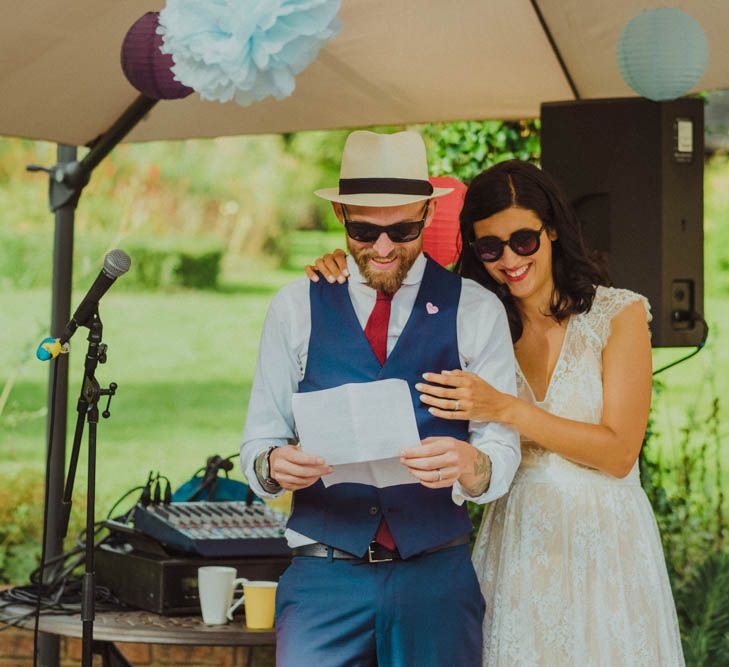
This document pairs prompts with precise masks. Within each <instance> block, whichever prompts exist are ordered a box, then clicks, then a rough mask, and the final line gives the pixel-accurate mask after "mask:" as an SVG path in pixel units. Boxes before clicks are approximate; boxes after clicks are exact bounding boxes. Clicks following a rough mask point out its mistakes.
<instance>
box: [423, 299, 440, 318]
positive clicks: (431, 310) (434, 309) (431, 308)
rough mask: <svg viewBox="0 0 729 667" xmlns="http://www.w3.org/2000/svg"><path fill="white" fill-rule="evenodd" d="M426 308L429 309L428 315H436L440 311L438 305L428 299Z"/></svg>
mask: <svg viewBox="0 0 729 667" xmlns="http://www.w3.org/2000/svg"><path fill="white" fill-rule="evenodd" d="M425 310H427V311H428V315H435V314H436V313H437V312H438V310H439V308H438V306H434V305H433V304H432V303H430V301H428V303H426V304H425Z"/></svg>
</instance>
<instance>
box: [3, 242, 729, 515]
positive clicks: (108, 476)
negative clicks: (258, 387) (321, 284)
mask: <svg viewBox="0 0 729 667" xmlns="http://www.w3.org/2000/svg"><path fill="white" fill-rule="evenodd" d="M307 250H309V249H307ZM241 273H242V275H245V276H246V277H245V280H244V281H243V282H241V283H239V284H237V286H236V287H235V288H228V289H224V290H221V291H219V292H200V291H180V292H173V293H131V292H125V291H123V290H118V291H114V290H111V291H110V292H109V294H108V295H106V297H105V298H104V301H103V302H102V308H101V315H102V319H103V322H104V331H105V335H104V340H105V342H106V343H108V345H109V353H108V356H109V360H108V363H107V364H106V365H104V366H100V367H99V369H98V371H97V378H98V379H99V381H100V382H101V383H102V385H108V383H109V382H112V381H113V382H116V383H117V384H118V385H119V389H118V393H117V396H116V397H115V398H114V400H113V402H112V410H111V412H112V416H111V419H109V420H102V421H101V423H100V425H99V443H98V471H97V479H98V485H97V488H98V496H99V505H98V507H99V512H100V513H101V512H105V511H106V509H107V508H108V507H109V504H110V503H111V502H112V501H113V500H114V499H115V498H116V497H117V496H119V495H120V494H121V493H122V492H123V491H125V490H126V489H127V488H129V487H131V486H134V485H137V484H140V483H142V482H143V481H144V480H145V479H146V477H147V473H148V471H149V470H159V471H161V472H162V473H164V474H166V475H167V476H169V477H170V478H171V479H172V481H173V483H174V484H175V485H176V484H179V483H181V482H183V481H184V480H186V479H187V478H188V477H189V476H190V475H191V474H192V473H193V472H194V471H195V470H196V469H197V468H198V467H200V466H201V465H203V464H204V462H205V459H206V457H208V456H209V455H211V454H215V453H218V454H221V455H228V454H232V453H234V452H236V451H237V450H238V446H239V441H240V437H241V433H242V429H243V424H244V420H245V412H246V405H247V401H248V395H249V391H250V386H251V381H252V377H253V372H254V368H255V361H256V351H257V347H258V340H259V335H260V330H261V326H262V324H263V320H264V317H265V313H266V309H267V306H268V303H269V301H270V299H271V297H272V296H273V294H274V293H275V290H276V289H277V288H278V287H279V286H281V285H283V284H285V283H286V282H289V281H290V280H293V279H295V278H296V277H298V276H299V275H300V274H299V273H298V272H295V271H281V270H270V269H266V270H259V269H256V268H255V267H248V270H246V269H244V268H243V269H241ZM81 296H82V294H74V299H73V301H74V303H76V302H77V300H78V299H80V298H81ZM49 303H50V296H49V293H48V290H44V289H35V290H26V291H15V292H10V291H6V292H5V293H3V294H0V318H1V320H0V321H1V322H2V327H3V339H4V341H5V344H4V349H3V352H2V356H0V359H2V363H1V365H0V387H2V386H3V385H5V383H6V382H7V381H8V378H11V377H12V376H13V375H14V374H15V372H16V371H17V378H16V379H15V381H14V382H13V386H12V390H11V392H10V396H9V400H8V403H7V405H6V406H5V411H4V413H3V414H2V416H0V461H2V469H3V472H4V474H5V475H11V476H12V475H14V474H15V473H18V472H20V471H21V470H32V471H35V472H37V473H40V472H41V471H42V469H43V465H44V450H45V413H44V408H45V401H46V398H45V397H46V383H47V378H48V368H49V367H48V365H47V364H43V363H41V362H38V361H36V360H35V358H34V356H33V353H34V350H35V345H36V344H37V342H38V341H39V340H40V338H42V337H43V335H45V332H46V329H47V321H48V313H49V309H50V305H49ZM707 312H708V316H709V320H710V322H711V323H712V325H713V336H712V341H711V344H710V345H709V346H708V347H707V349H706V350H704V351H703V352H702V353H701V354H699V355H698V356H697V357H695V358H694V359H692V360H690V361H689V362H686V363H685V364H682V365H680V366H678V367H676V368H674V369H671V370H670V371H668V372H667V373H665V375H664V380H665V382H666V385H667V389H666V391H665V392H664V394H663V395H662V396H661V397H660V399H659V401H658V402H657V404H656V405H655V409H656V415H657V419H658V429H657V430H659V431H660V433H661V447H664V448H666V450H667V451H666V455H667V456H669V458H672V457H673V456H675V454H674V453H672V450H673V448H674V447H675V446H676V444H677V442H678V437H679V430H680V427H681V426H682V425H683V424H684V423H685V419H686V413H687V409H688V408H689V407H690V406H692V405H696V409H697V411H698V413H699V414H703V413H704V412H707V411H708V409H709V403H710V399H711V391H710V387H709V382H710V381H711V377H712V375H713V377H714V380H715V382H716V386H717V392H718V395H719V396H720V397H723V396H726V395H727V391H728V390H729V350H728V348H729V346H727V345H724V344H723V341H724V340H726V333H725V332H726V331H727V329H729V298H727V299H721V300H719V299H713V300H710V301H709V302H708V303H707ZM85 349H86V342H85V340H84V333H83V332H81V333H79V334H77V335H76V337H75V338H74V339H73V352H72V354H71V358H70V365H71V374H70V388H69V391H70V397H71V398H70V401H69V404H70V405H69V408H70V411H69V439H68V443H69V444H68V446H69V447H70V443H71V438H72V429H73V426H74V424H75V416H76V415H75V401H76V398H77V396H78V391H79V383H80V378H81V373H82V354H83V352H84V350H85ZM685 352H686V350H657V351H656V352H655V363H656V366H658V365H659V364H662V363H665V362H666V361H668V360H670V359H673V358H675V357H676V356H678V355H681V354H683V353H685ZM723 415H724V416H725V415H726V408H725V406H724V407H723ZM726 423H727V420H726V419H724V420H723V427H724V430H726ZM84 454H85V449H84ZM725 454H726V452H725ZM82 464H83V465H84V466H85V456H84V458H83V459H82ZM727 465H729V461H727ZM236 474H237V473H236ZM85 476H86V473H85V469H84V470H81V471H80V472H79V478H78V481H77V488H78V490H79V492H80V490H81V489H82V488H83V487H84V481H85ZM38 480H39V483H40V480H41V476H40V475H39V476H38Z"/></svg>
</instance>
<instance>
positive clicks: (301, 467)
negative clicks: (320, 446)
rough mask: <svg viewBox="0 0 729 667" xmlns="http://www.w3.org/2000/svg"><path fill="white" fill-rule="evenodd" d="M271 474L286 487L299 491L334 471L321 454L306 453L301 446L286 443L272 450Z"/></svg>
mask: <svg viewBox="0 0 729 667" xmlns="http://www.w3.org/2000/svg"><path fill="white" fill-rule="evenodd" d="M270 462H271V470H270V475H271V477H272V478H273V479H275V480H276V481H277V482H278V483H279V484H280V485H281V486H282V487H283V488H284V489H288V490H289V491H297V490H298V489H305V488H307V487H308V486H311V485H312V484H316V482H317V481H318V480H319V479H320V478H321V476H322V475H328V474H329V473H330V472H332V468H331V466H328V465H327V464H326V462H325V461H324V459H323V458H321V457H320V456H311V455H310V454H306V453H305V452H303V451H302V450H301V449H300V448H299V447H294V446H293V445H284V446H283V447H276V449H274V450H273V451H272V452H271V458H270Z"/></svg>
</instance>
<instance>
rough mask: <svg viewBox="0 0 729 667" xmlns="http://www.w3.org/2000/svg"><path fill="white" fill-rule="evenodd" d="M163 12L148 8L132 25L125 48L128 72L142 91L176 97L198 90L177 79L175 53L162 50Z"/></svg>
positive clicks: (123, 55) (123, 54)
mask: <svg viewBox="0 0 729 667" xmlns="http://www.w3.org/2000/svg"><path fill="white" fill-rule="evenodd" d="M158 25H159V13H158V12H147V13H146V14H145V15H144V16H142V18H140V19H139V20H137V21H136V23H135V24H134V25H133V26H132V27H131V28H129V31H128V32H127V34H126V37H124V42H123V43H122V49H121V66H122V70H123V71H124V75H125V76H126V77H127V80H128V81H129V83H131V84H132V85H133V86H134V87H135V88H136V89H137V90H138V91H139V92H140V93H142V94H143V95H146V96H147V97H151V98H152V99H155V100H176V99H180V98H182V97H187V96H188V95H189V94H190V93H192V92H194V91H193V89H192V88H188V87H187V86H186V85H184V84H182V83H180V82H179V81H176V80H175V78H174V74H173V73H172V66H173V65H174V61H173V60H172V56H171V55H169V54H166V53H162V52H161V51H160V47H161V46H162V35H158V34H157V26H158Z"/></svg>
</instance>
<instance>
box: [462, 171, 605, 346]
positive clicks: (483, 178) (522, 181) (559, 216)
mask: <svg viewBox="0 0 729 667" xmlns="http://www.w3.org/2000/svg"><path fill="white" fill-rule="evenodd" d="M514 207H515V208H523V209H528V210H530V211H533V212H534V213H535V214H536V215H537V217H538V218H539V219H540V220H541V221H542V222H543V223H544V225H545V226H546V228H547V229H548V230H551V231H554V232H556V234H557V238H556V239H555V240H554V241H552V279H553V281H554V289H553V291H552V297H551V301H550V305H549V308H550V312H551V316H552V317H553V318H554V319H555V320H556V321H557V322H562V321H564V320H565V319H567V318H568V317H569V316H570V315H573V314H576V313H585V312H587V311H589V310H590V308H591V307H592V301H593V299H594V298H595V289H596V286H597V285H609V284H610V280H609V278H608V273H607V270H606V267H605V266H604V264H603V263H602V262H601V261H600V259H599V258H598V257H597V255H596V254H594V253H591V252H590V251H588V250H587V248H586V246H585V243H584V241H583V238H582V232H581V229H580V223H579V221H578V219H577V215H576V213H575V212H574V210H573V209H572V207H571V206H570V204H569V203H568V202H567V198H566V197H565V195H564V194H563V193H562V191H561V190H560V188H559V186H558V185H557V184H556V183H555V182H554V181H553V180H552V179H551V178H550V177H549V176H547V174H545V173H544V172H543V171H542V170H541V169H539V168H538V167H535V166H534V165H533V164H530V163H529V162H523V161H521V160H507V161H505V162H500V163H498V164H495V165H494V166H493V167H490V168H489V169H487V170H486V171H484V172H482V173H481V174H479V175H478V176H476V178H474V179H473V181H472V182H471V185H469V187H468V191H467V192H466V197H465V201H464V203H463V209H462V211H461V239H462V246H461V254H460V256H459V258H458V260H457V262H456V266H455V270H456V272H457V273H459V274H460V275H461V276H463V277H464V278H471V279H472V280H475V281H476V282H478V283H480V284H481V285H483V286H484V287H486V288H488V289H489V290H491V291H492V292H494V293H495V294H496V295H497V296H498V297H499V299H500V300H501V302H502V303H503V304H504V306H505V307H506V314H507V315H508V318H509V328H510V329H511V338H512V340H513V342H516V341H518V340H519V338H521V335H522V332H523V330H524V325H523V322H522V315H521V312H520V310H519V307H518V304H517V303H516V300H515V299H514V297H512V296H511V293H510V292H509V288H508V287H507V286H506V285H501V284H499V283H498V282H496V281H495V280H494V279H493V278H492V277H491V276H490V275H489V274H488V272H487V271H486V269H485V268H484V266H483V263H482V262H481V261H480V260H479V259H478V258H477V257H476V255H475V253H474V252H473V250H472V249H471V247H470V242H471V241H473V240H474V239H475V233H474V231H473V225H474V223H475V222H477V221H479V220H483V219H485V218H489V217H491V216H492V215H495V214H496V213H499V212H500V211H503V210H504V209H507V208H514Z"/></svg>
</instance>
